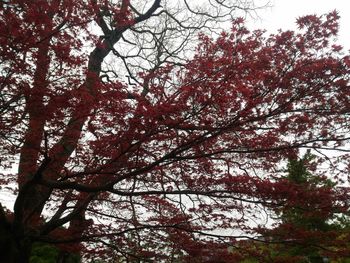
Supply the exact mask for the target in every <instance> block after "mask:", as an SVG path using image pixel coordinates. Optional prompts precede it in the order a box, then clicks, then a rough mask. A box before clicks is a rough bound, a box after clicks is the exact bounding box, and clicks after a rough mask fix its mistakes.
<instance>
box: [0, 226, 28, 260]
mask: <svg viewBox="0 0 350 263" xmlns="http://www.w3.org/2000/svg"><path fill="white" fill-rule="evenodd" d="M30 251H31V242H30V241H26V240H20V239H17V240H16V238H15V234H14V233H13V231H12V229H11V225H9V224H6V223H5V224H4V222H1V223H0V262H3V263H28V262H29V258H30Z"/></svg>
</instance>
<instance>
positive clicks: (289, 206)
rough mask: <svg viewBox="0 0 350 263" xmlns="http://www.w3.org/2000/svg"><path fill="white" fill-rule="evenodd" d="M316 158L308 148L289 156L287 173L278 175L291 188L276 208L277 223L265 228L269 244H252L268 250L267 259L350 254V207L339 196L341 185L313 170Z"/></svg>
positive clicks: (314, 258) (306, 259)
mask: <svg viewBox="0 0 350 263" xmlns="http://www.w3.org/2000/svg"><path fill="white" fill-rule="evenodd" d="M315 159H317V157H316V156H314V155H312V154H311V153H310V152H308V153H306V154H305V155H304V156H303V158H300V159H291V160H289V162H288V166H287V167H288V169H287V171H286V172H287V175H286V176H284V177H282V178H281V179H279V180H281V181H284V185H285V187H287V188H289V189H288V190H287V191H286V192H285V196H284V197H282V198H281V202H283V205H282V206H277V209H276V211H275V212H276V222H275V224H274V225H275V226H274V227H273V228H272V229H270V230H267V229H265V230H263V236H264V239H265V243H266V244H265V245H261V244H257V248H256V247H255V248H253V249H258V250H260V251H261V253H262V254H264V253H265V254H267V255H268V257H267V258H269V259H268V260H267V261H271V262H272V261H273V262H283V261H286V262H289V261H290V262H292V261H294V262H325V261H324V260H325V259H327V260H328V262H338V261H337V260H345V259H346V258H348V256H349V251H348V250H347V246H348V245H349V228H348V226H347V224H346V221H348V216H349V210H348V207H343V206H342V202H341V201H340V202H339V198H340V199H342V197H341V196H338V195H339V193H340V194H341V195H342V191H343V189H342V186H341V185H338V184H336V183H334V182H332V181H331V180H330V179H329V177H325V176H322V175H321V176H320V175H318V174H313V173H312V172H311V171H310V169H312V170H315V168H316V167H315V165H316V162H315ZM346 218H347V220H346ZM320 235H322V239H321V238H320ZM280 241H282V242H280ZM264 250H265V251H264ZM258 261H259V260H258ZM258 261H257V262H258ZM339 262H343V261H339ZM344 262H345V261H344Z"/></svg>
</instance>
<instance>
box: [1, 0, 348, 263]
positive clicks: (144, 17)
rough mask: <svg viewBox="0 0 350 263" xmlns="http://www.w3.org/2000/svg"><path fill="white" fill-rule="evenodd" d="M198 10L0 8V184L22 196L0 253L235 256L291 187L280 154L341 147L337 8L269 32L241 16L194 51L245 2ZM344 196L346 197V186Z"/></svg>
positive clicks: (344, 72)
mask: <svg viewBox="0 0 350 263" xmlns="http://www.w3.org/2000/svg"><path fill="white" fill-rule="evenodd" d="M244 3H246V1H245V2H244ZM177 4H178V5H177ZM207 4H208V5H207V6H206V5H202V4H201V6H203V7H204V9H203V8H202V9H199V8H198V7H194V6H191V5H190V3H188V2H187V1H178V2H176V4H175V5H176V8H174V6H173V5H174V2H173V1H169V2H167V1H161V0H154V1H150V2H149V1H146V2H145V1H127V0H123V1H97V0H91V1H86V0H81V1H74V2H73V1H65V0H61V1H44V0H41V1H21V0H13V1H1V2H0V7H1V11H0V21H1V26H0V36H1V37H0V44H1V47H2V48H1V50H0V57H1V64H0V68H1V75H0V85H1V98H0V102H1V104H0V111H1V120H0V134H1V139H0V140H1V143H0V145H1V149H0V150H1V152H2V156H4V158H3V159H2V162H1V166H2V168H3V169H7V170H5V172H2V177H1V183H2V184H4V185H8V186H9V187H13V188H14V191H15V194H16V200H15V204H14V207H13V209H12V210H11V211H7V210H6V209H3V210H1V214H0V231H1V233H3V234H2V235H1V240H0V242H1V243H2V244H8V246H7V248H6V250H5V251H2V252H3V253H0V255H1V257H2V258H1V260H2V261H7V262H27V261H28V259H29V254H30V251H31V247H32V245H33V243H34V242H44V243H49V244H54V245H55V246H58V247H59V248H60V249H65V250H67V251H68V252H69V251H81V252H82V253H83V255H84V257H89V255H93V256H94V257H99V256H100V257H101V259H102V258H103V257H106V258H109V256H110V255H109V254H108V253H107V252H108V251H111V250H106V248H107V247H109V248H112V249H113V250H112V252H113V253H115V254H116V256H119V257H123V258H130V257H132V258H135V259H137V260H139V261H144V262H147V261H151V262H161V261H165V260H166V259H167V258H169V255H170V254H171V253H172V251H180V252H181V253H182V252H183V253H185V254H186V256H188V258H191V257H192V258H195V257H197V258H198V256H200V257H202V258H203V259H207V258H208V256H212V255H208V251H218V252H217V253H218V255H223V256H224V254H225V257H222V258H224V260H227V261H229V260H231V261H233V260H234V259H232V256H231V258H229V255H227V253H226V252H225V251H226V250H225V249H222V248H223V247H225V246H224V245H230V244H232V243H234V242H236V240H237V239H236V238H237V237H244V236H245V235H248V234H249V236H250V237H251V236H252V235H255V234H256V232H257V231H256V227H255V226H254V225H253V224H252V222H253V220H257V221H258V222H260V221H261V214H259V213H258V212H259V211H260V212H261V213H263V211H264V208H266V209H269V208H270V207H271V204H275V205H278V202H277V200H280V198H281V196H283V194H284V192H283V191H284V189H283V184H282V183H280V182H275V181H274V180H273V178H274V176H275V174H276V169H277V168H278V166H279V164H280V162H281V161H283V160H285V159H286V158H292V157H295V156H296V154H297V152H298V149H299V148H312V149H324V150H326V149H340V150H342V151H344V152H346V151H347V150H346V147H345V148H344V147H343V146H344V145H345V144H346V143H347V141H348V137H347V135H348V134H349V128H350V127H349V123H350V122H349V105H350V101H349V98H350V97H349V83H348V78H349V67H350V60H349V57H348V56H346V55H344V54H342V52H341V48H340V47H339V46H336V45H333V42H332V38H333V37H334V36H335V35H336V33H337V19H338V15H337V13H336V12H332V13H330V14H328V15H327V16H325V17H317V16H307V17H304V18H300V19H299V20H298V24H299V26H300V28H301V31H300V33H294V32H291V31H287V32H279V33H277V34H276V35H271V36H269V37H265V36H264V34H263V32H262V31H255V32H249V31H248V30H247V29H246V28H245V27H244V25H243V21H242V19H238V20H234V21H233V25H232V29H231V31H230V32H226V33H225V32H223V33H222V34H221V35H220V36H219V37H218V38H217V39H211V38H210V37H208V36H206V35H205V34H201V35H200V37H199V42H200V44H199V45H198V46H197V47H196V48H195V50H194V51H195V55H194V56H193V57H189V54H190V53H188V52H187V51H190V50H191V45H190V44H191V43H192V42H191V40H192V37H193V34H194V32H196V31H198V30H203V31H205V30H210V29H212V30H214V29H215V27H214V26H215V22H219V21H220V20H225V19H226V18H231V16H232V12H233V11H234V10H236V9H237V8H239V7H241V8H247V9H249V8H251V7H249V6H248V7H246V6H243V5H242V3H241V2H236V1H232V2H231V3H230V2H229V1H210V2H208V3H207ZM205 8H206V9H207V10H206V9H205ZM97 30H99V31H98V33H97V35H96V34H94V32H97ZM174 38H176V40H177V41H172V40H173V39H174ZM192 50H193V49H192ZM113 58H114V59H116V60H115V61H114V62H113V63H111V60H112V59H113ZM122 74H126V75H127V77H123V76H124V75H122ZM342 158H343V159H341V158H339V160H338V161H346V160H347V159H346V158H347V156H346V155H343V157H342ZM12 163H15V164H16V167H18V170H17V172H15V173H12V174H11V171H10V168H11V165H12ZM333 164H334V167H339V166H336V164H335V163H333ZM341 172H346V169H344V171H341ZM332 175H334V176H336V175H337V174H336V173H334V174H333V173H332ZM339 178H340V177H339ZM14 185H17V187H16V186H14ZM310 196H311V195H310ZM337 197H338V199H337V202H338V203H339V205H340V206H341V205H342V206H343V207H347V205H348V201H347V200H348V194H347V191H346V189H344V191H342V192H339V194H338V195H337ZM259 224H260V223H259ZM62 226H64V227H62ZM228 229H229V230H230V233H228V232H227V230H228ZM236 233H237V234H236ZM319 238H320V239H322V238H323V236H322V232H320V235H319ZM218 241H220V242H218ZM216 248H217V250H216ZM213 256H215V255H213Z"/></svg>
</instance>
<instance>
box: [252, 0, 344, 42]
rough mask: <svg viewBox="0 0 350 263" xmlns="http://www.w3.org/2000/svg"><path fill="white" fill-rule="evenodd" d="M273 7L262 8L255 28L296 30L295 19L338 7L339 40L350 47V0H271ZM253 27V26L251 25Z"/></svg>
mask: <svg viewBox="0 0 350 263" xmlns="http://www.w3.org/2000/svg"><path fill="white" fill-rule="evenodd" d="M270 2H271V4H272V7H270V8H266V9H264V10H260V11H259V12H258V16H259V19H258V20H255V21H253V22H252V24H251V26H252V27H253V28H261V29H267V30H268V31H269V32H271V33H275V32H276V30H277V29H280V28H281V29H283V30H287V29H288V30H290V29H291V30H294V29H296V27H295V19H296V18H297V17H300V16H303V15H309V14H324V13H328V12H330V11H332V10H334V9H336V10H337V11H338V13H339V15H340V17H341V18H340V31H339V37H338V41H339V43H338V44H340V45H343V46H344V48H345V49H350V0H271V1H270ZM250 28H251V27H250Z"/></svg>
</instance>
